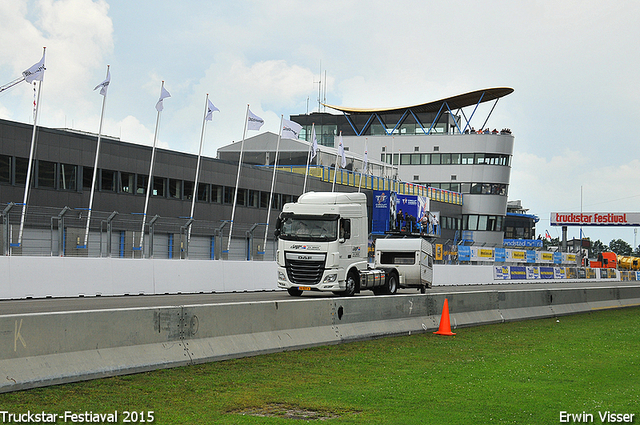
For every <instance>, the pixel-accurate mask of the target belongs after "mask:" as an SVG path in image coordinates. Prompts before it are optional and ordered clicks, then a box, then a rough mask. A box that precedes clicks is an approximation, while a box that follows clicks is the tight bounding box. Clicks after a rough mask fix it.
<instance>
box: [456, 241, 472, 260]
mask: <svg viewBox="0 0 640 425" xmlns="http://www.w3.org/2000/svg"><path fill="white" fill-rule="evenodd" d="M458 260H459V261H471V247H470V246H464V245H460V246H459V247H458Z"/></svg>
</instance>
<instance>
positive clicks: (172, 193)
mask: <svg viewBox="0 0 640 425" xmlns="http://www.w3.org/2000/svg"><path fill="white" fill-rule="evenodd" d="M169 198H173V199H182V180H176V179H169Z"/></svg>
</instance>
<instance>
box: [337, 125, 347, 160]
mask: <svg viewBox="0 0 640 425" xmlns="http://www.w3.org/2000/svg"><path fill="white" fill-rule="evenodd" d="M338 155H340V157H341V158H342V159H341V161H340V167H341V168H344V167H346V166H347V158H346V157H345V156H344V145H343V144H342V132H340V143H339V144H338Z"/></svg>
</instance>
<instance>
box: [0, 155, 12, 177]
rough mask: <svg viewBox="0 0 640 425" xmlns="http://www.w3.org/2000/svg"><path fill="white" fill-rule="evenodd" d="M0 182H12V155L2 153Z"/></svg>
mask: <svg viewBox="0 0 640 425" xmlns="http://www.w3.org/2000/svg"><path fill="white" fill-rule="evenodd" d="M0 183H8V184H10V183H11V157H10V156H6V155H0Z"/></svg>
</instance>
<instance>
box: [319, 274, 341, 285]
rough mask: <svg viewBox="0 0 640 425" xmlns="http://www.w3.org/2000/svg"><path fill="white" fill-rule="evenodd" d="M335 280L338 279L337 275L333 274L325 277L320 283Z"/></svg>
mask: <svg viewBox="0 0 640 425" xmlns="http://www.w3.org/2000/svg"><path fill="white" fill-rule="evenodd" d="M337 278H338V274H337V273H333V274H330V275H327V277H325V278H324V280H323V281H322V283H331V282H335V281H336V279H337Z"/></svg>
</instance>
